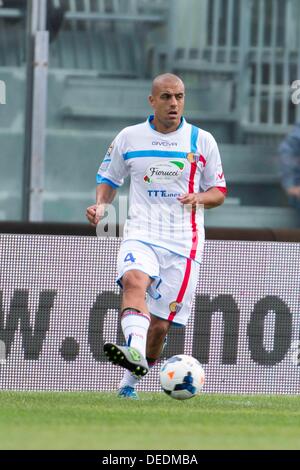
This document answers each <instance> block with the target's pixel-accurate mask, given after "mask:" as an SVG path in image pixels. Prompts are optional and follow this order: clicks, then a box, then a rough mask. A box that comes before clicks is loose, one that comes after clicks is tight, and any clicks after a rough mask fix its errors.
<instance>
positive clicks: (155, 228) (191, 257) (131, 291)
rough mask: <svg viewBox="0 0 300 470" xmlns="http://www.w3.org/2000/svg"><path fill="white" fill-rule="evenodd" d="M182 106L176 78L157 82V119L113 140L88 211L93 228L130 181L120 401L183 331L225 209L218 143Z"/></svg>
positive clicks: (132, 394) (111, 349)
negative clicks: (207, 229)
mask: <svg viewBox="0 0 300 470" xmlns="http://www.w3.org/2000/svg"><path fill="white" fill-rule="evenodd" d="M184 100H185V87H184V83H183V82H182V80H181V79H180V78H179V77H178V76H176V75H173V74H170V73H167V74H163V75H159V76H158V77H156V78H155V79H154V81H153V84H152V91H151V95H150V96H149V102H150V105H151V106H152V108H153V111H154V115H151V116H150V117H149V118H148V119H147V120H146V121H145V122H143V123H141V124H137V125H134V126H130V127H127V128H125V129H123V130H122V131H121V132H120V133H119V134H118V135H117V137H116V138H115V140H114V141H113V143H112V145H111V146H110V148H109V150H108V152H107V155H106V156H105V158H104V160H103V162H102V164H101V165H100V168H99V171H98V174H97V183H98V186H97V192H96V204H95V205H93V206H90V207H88V208H87V212H86V216H87V218H88V220H89V222H90V223H91V224H92V225H94V226H96V225H97V224H98V223H99V221H100V220H101V218H103V216H104V212H105V207H106V205H107V204H110V203H111V202H112V201H113V199H114V197H115V194H116V191H117V189H118V188H119V187H120V186H121V185H122V184H123V182H124V178H126V177H127V176H128V175H130V177H131V182H130V196H129V197H130V200H129V216H128V219H127V221H126V224H125V227H124V235H123V241H122V243H121V247H120V251H119V255H118V262H117V264H118V279H117V282H118V283H119V285H120V286H121V288H122V290H123V295H122V306H121V325H122V330H123V333H124V337H125V341H126V345H125V346H122V345H117V344H114V343H106V344H105V345H104V351H105V354H106V356H107V358H108V360H110V361H111V362H113V363H114V364H118V365H120V366H122V367H124V368H125V369H127V370H126V371H125V374H124V377H123V380H122V381H121V384H120V387H119V392H118V393H119V396H121V397H127V398H133V399H136V398H138V396H137V393H136V391H135V386H136V384H137V382H138V380H139V379H140V378H141V377H143V376H144V375H145V374H146V373H147V372H148V370H149V368H150V367H151V366H153V365H154V364H155V363H156V361H157V360H158V358H159V357H160V354H161V352H162V349H163V346H164V342H165V338H166V335H167V333H168V331H169V329H170V327H171V325H175V326H185V325H186V323H187V321H188V318H189V315H190V309H191V304H192V301H193V297H194V293H195V289H196V284H197V279H198V272H199V266H200V263H201V258H202V253H203V247H204V223H203V208H213V207H216V206H219V205H221V204H223V202H224V199H225V195H226V184H225V179H224V173H223V169H222V164H221V159H220V154H219V151H218V146H217V143H216V141H215V139H214V138H213V136H212V135H211V134H210V133H208V132H206V131H204V130H202V129H199V128H197V127H195V126H193V125H191V124H189V123H188V122H186V120H185V119H184V117H183V109H184ZM199 106H201V103H199Z"/></svg>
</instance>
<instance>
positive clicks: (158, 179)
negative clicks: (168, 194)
mask: <svg viewBox="0 0 300 470" xmlns="http://www.w3.org/2000/svg"><path fill="white" fill-rule="evenodd" d="M184 166H185V164H184V162H177V161H169V162H158V163H152V165H150V166H149V167H148V168H147V171H146V174H145V176H144V181H145V183H148V184H150V183H163V184H170V183H173V182H174V181H176V180H178V179H179V178H180V177H181V175H182V172H183V170H184Z"/></svg>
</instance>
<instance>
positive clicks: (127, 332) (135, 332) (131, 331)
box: [121, 308, 150, 357]
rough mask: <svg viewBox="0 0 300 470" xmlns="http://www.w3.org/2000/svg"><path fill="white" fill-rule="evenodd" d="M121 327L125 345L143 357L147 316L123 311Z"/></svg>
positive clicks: (144, 354) (129, 310)
mask: <svg viewBox="0 0 300 470" xmlns="http://www.w3.org/2000/svg"><path fill="white" fill-rule="evenodd" d="M121 325H122V330H123V334H124V337H125V340H126V344H127V345H128V346H131V347H132V348H135V349H137V350H138V351H139V352H140V353H141V354H142V355H143V356H144V357H145V356H146V341H147V332H148V328H149V325H150V317H149V315H147V314H146V313H142V312H138V311H137V310H134V309H130V308H127V309H125V310H124V311H123V314H122V318H121Z"/></svg>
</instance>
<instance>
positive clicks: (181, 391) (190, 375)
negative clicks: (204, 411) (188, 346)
mask: <svg viewBox="0 0 300 470" xmlns="http://www.w3.org/2000/svg"><path fill="white" fill-rule="evenodd" d="M159 376H160V384H161V387H162V389H163V391H164V392H165V393H167V394H168V395H169V396H170V397H172V398H175V399H176V400H186V399H187V398H193V397H194V396H195V395H198V393H200V391H201V390H202V387H203V384H204V381H205V373H204V370H203V368H202V366H201V364H200V362H198V361H197V359H195V358H194V357H192V356H186V355H185V354H179V355H177V356H172V357H171V358H170V359H168V360H167V361H166V362H165V363H164V364H163V365H162V367H161V369H160V374H159Z"/></svg>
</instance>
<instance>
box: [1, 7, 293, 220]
mask: <svg viewBox="0 0 300 470" xmlns="http://www.w3.org/2000/svg"><path fill="white" fill-rule="evenodd" d="M166 71H168V72H174V73H176V74H178V75H179V76H181V77H182V78H183V80H184V81H185V83H186V95H187V96H186V110H185V117H186V119H187V120H188V121H190V122H192V123H193V124H195V125H198V126H199V127H201V128H203V129H205V130H208V131H210V132H211V133H212V134H213V135H214V136H215V138H216V140H217V142H218V144H219V148H220V153H221V157H222V161H223V166H224V171H225V177H226V179H227V184H228V189H229V195H228V198H227V200H226V203H225V205H224V206H222V207H221V208H217V209H214V210H213V211H206V225H207V226H210V227H240V228H245V227H252V228H264V227H269V228H293V227H300V215H299V214H300V212H299V211H298V212H297V210H296V209H294V208H293V207H291V206H290V205H289V202H288V198H287V195H286V193H285V191H284V190H283V188H282V185H281V178H280V163H279V158H278V146H279V144H280V142H281V141H282V140H283V139H284V138H285V137H286V135H287V134H288V133H289V132H290V130H291V129H292V127H293V125H294V124H295V123H296V122H297V121H298V122H299V121H300V104H298V105H297V104H295V103H293V102H292V94H293V93H295V89H293V88H292V83H293V82H294V81H296V80H297V79H299V80H300V2H299V0H48V1H46V0H28V1H26V0H0V85H1V89H2V100H1V95H0V103H1V104H0V220H2V221H21V220H23V221H28V220H31V221H47V222H73V223H74V222H85V209H86V207H87V206H88V205H91V204H93V203H94V199H95V186H96V180H95V175H96V172H97V169H98V167H99V164H100V163H101V161H102V159H103V158H104V155H105V153H106V150H107V148H108V147H109V145H110V143H111V142H112V140H113V139H114V137H115V135H116V134H117V133H118V132H119V131H120V130H121V129H122V128H123V127H124V126H127V125H131V124H135V123H138V122H141V121H143V120H145V119H146V117H147V116H148V115H149V113H150V108H149V106H148V103H147V97H148V95H149V92H150V87H151V80H152V78H153V77H154V76H155V75H157V74H159V73H163V72H166ZM4 90H5V91H6V93H5V96H4V93H3V92H4ZM299 97H300V92H299ZM4 98H5V99H4ZM128 184H129V181H126V183H125V185H124V187H122V188H121V190H120V191H119V194H120V195H124V194H126V192H127V191H128ZM115 204H116V206H118V200H116V202H115Z"/></svg>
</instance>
